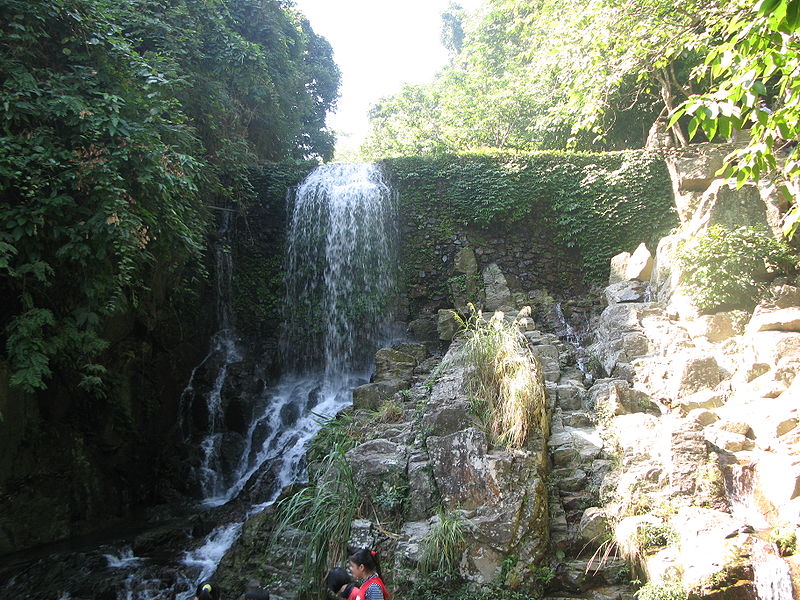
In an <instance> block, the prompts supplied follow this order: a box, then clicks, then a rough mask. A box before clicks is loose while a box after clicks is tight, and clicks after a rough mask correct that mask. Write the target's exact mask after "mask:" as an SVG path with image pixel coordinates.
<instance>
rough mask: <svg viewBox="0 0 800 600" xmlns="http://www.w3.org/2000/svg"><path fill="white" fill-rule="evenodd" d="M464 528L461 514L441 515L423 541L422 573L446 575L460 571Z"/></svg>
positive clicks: (420, 566)
mask: <svg viewBox="0 0 800 600" xmlns="http://www.w3.org/2000/svg"><path fill="white" fill-rule="evenodd" d="M464 526H465V525H464V519H463V518H462V517H461V515H460V514H459V513H456V512H444V511H443V512H440V513H439V521H438V522H437V523H435V524H434V525H433V527H432V528H431V530H430V531H429V532H428V534H427V535H426V536H425V538H424V539H423V540H422V546H423V550H422V556H421V558H420V560H419V570H420V572H422V573H423V574H430V573H433V572H437V573H442V574H446V573H452V572H454V571H456V570H457V569H458V565H459V563H460V562H461V555H462V554H463V552H464V545H465V537H464Z"/></svg>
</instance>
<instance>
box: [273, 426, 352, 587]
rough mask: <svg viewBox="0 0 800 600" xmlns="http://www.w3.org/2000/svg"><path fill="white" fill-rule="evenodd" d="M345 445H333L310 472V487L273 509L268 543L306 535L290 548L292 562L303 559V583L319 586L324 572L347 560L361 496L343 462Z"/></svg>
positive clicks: (350, 472)
mask: <svg viewBox="0 0 800 600" xmlns="http://www.w3.org/2000/svg"><path fill="white" fill-rule="evenodd" d="M346 449H347V445H346V444H345V443H342V442H341V441H339V442H335V443H334V445H333V447H332V449H331V451H330V453H329V454H328V455H327V456H326V457H325V458H324V459H323V460H322V464H321V466H320V468H319V469H316V470H315V471H314V477H313V480H312V481H311V482H310V484H309V485H308V486H307V487H305V488H303V489H301V490H300V491H299V492H297V493H296V494H293V495H291V496H289V497H287V498H285V499H284V500H282V501H281V502H280V503H279V504H278V506H277V514H276V525H275V528H274V530H273V532H272V543H271V544H270V546H274V545H275V543H276V542H277V540H278V539H279V538H280V537H281V535H283V534H284V533H286V532H288V531H289V530H291V529H298V530H300V531H302V532H304V533H305V534H307V535H306V538H305V541H304V543H302V544H297V545H296V546H295V548H294V556H295V558H297V557H299V556H300V555H301V554H302V555H303V581H305V582H320V581H322V577H323V575H324V573H325V570H326V569H327V568H328V567H329V566H330V565H333V564H339V563H341V562H342V561H343V560H344V559H345V557H346V556H347V540H349V539H350V525H351V523H352V522H353V519H354V518H355V517H356V514H357V511H358V509H359V506H360V503H361V495H360V494H359V491H358V490H357V489H356V485H355V483H354V481H353V473H352V471H351V469H350V466H349V465H348V464H347V461H346V460H345V456H344V454H345V451H346Z"/></svg>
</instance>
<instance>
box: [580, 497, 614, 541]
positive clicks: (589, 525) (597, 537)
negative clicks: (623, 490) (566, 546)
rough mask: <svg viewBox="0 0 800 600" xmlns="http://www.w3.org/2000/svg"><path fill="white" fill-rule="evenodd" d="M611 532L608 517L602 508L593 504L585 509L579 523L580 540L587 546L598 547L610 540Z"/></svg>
mask: <svg viewBox="0 0 800 600" xmlns="http://www.w3.org/2000/svg"><path fill="white" fill-rule="evenodd" d="M610 533H611V529H610V527H609V524H608V517H607V516H606V513H605V511H604V510H603V509H602V508H598V507H596V506H593V507H590V508H587V509H586V510H585V511H583V515H582V516H581V521H580V523H579V524H578V540H579V541H580V542H581V544H582V545H583V546H584V547H585V548H587V549H594V548H597V547H598V546H599V545H600V544H602V543H603V542H605V541H607V540H608V537H609V534H610Z"/></svg>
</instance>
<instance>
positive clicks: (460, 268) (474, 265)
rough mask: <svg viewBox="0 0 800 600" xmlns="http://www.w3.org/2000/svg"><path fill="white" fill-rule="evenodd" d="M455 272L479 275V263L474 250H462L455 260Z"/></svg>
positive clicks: (457, 253)
mask: <svg viewBox="0 0 800 600" xmlns="http://www.w3.org/2000/svg"><path fill="white" fill-rule="evenodd" d="M453 271H455V272H456V273H463V274H465V275H477V273H478V261H477V259H476V258H475V251H474V250H473V249H472V248H461V249H460V250H459V251H458V252H456V255H455V257H454V258H453Z"/></svg>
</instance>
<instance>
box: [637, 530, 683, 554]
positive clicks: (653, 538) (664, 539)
mask: <svg viewBox="0 0 800 600" xmlns="http://www.w3.org/2000/svg"><path fill="white" fill-rule="evenodd" d="M676 541H678V535H677V534H676V533H675V530H674V529H672V527H670V526H669V525H653V524H652V523H643V524H642V525H640V526H639V528H638V529H637V530H636V544H637V546H639V549H640V550H641V551H642V552H647V551H648V550H652V549H654V548H661V547H663V546H669V545H670V544H673V543H675V542H676Z"/></svg>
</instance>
